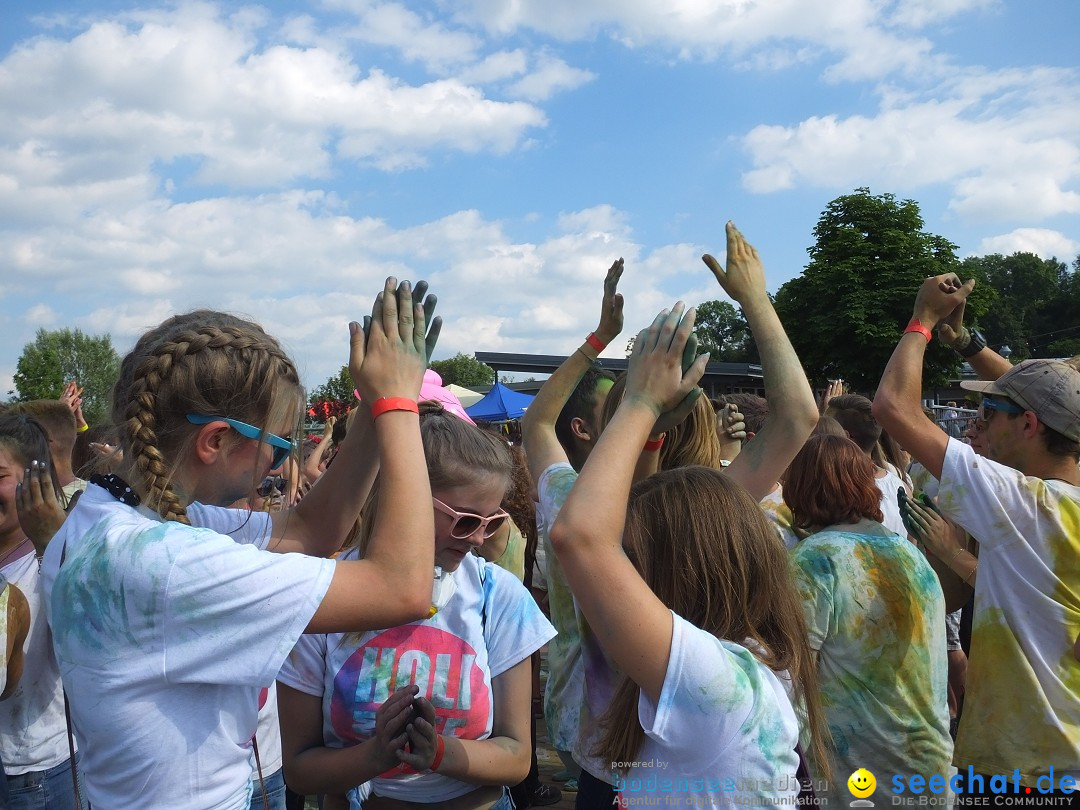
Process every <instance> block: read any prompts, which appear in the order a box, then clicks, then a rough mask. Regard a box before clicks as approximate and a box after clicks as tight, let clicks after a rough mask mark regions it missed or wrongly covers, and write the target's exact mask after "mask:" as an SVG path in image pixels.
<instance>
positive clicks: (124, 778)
mask: <svg viewBox="0 0 1080 810" xmlns="http://www.w3.org/2000/svg"><path fill="white" fill-rule="evenodd" d="M189 512H190V516H191V520H192V522H193V523H199V524H203V525H211V526H213V527H214V529H217V531H214V530H213V529H202V528H193V527H190V526H185V525H183V524H179V523H174V522H162V521H161V520H160V518H158V517H157V516H156V515H153V514H152V513H150V512H149V511H148V510H145V509H143V508H140V509H133V508H131V507H128V506H125V505H123V504H121V503H120V502H118V501H117V500H115V499H114V498H113V497H112V496H111V495H110V494H109V493H108V492H106V491H105V490H104V489H101V488H100V487H97V486H94V485H91V486H89V487H87V489H86V492H85V493H84V494H83V496H82V498H81V499H80V500H79V503H78V505H77V506H76V507H75V509H74V510H73V511H72V513H71V514H70V515H69V516H68V518H67V520H66V521H65V522H64V525H63V527H62V528H61V529H60V532H59V533H58V534H57V535H56V537H54V538H53V540H52V542H51V543H50V544H49V547H48V550H47V551H46V554H45V565H44V571H43V573H44V578H45V593H44V596H45V599H46V603H47V606H48V612H49V616H50V624H51V625H52V629H53V645H54V648H55V650H56V657H57V660H58V661H59V665H60V672H61V674H62V676H63V679H64V686H65V687H66V688H67V693H68V700H69V703H70V706H71V715H72V720H73V723H74V726H75V734H76V737H77V738H78V740H79V743H80V748H81V751H82V771H83V778H84V780H85V787H86V793H87V796H88V797H89V799H90V802H91V804H93V805H95V806H98V807H107V808H108V807H154V808H155V810H171V809H172V808H176V809H177V810H180V808H184V809H185V810H187V808H193V807H198V808H212V810H246V808H247V807H248V804H249V802H250V794H251V772H252V767H253V764H254V763H253V757H252V752H251V737H252V735H253V734H254V733H255V728H256V722H257V716H258V693H259V688H260V687H264V686H270V685H272V683H273V681H274V677H275V676H276V675H277V672H278V670H279V669H280V668H281V664H282V662H283V661H284V660H285V658H286V656H288V654H289V651H290V650H291V649H292V647H293V645H294V644H295V643H296V640H297V639H298V638H299V637H300V634H301V633H303V631H304V628H305V627H307V624H308V622H309V621H310V620H311V617H312V616H313V615H314V613H315V611H316V609H317V608H318V606H319V603H320V602H321V601H322V598H323V596H324V595H325V593H326V589H327V588H328V587H329V585H330V580H331V578H332V577H333V573H334V566H335V563H334V561H333V560H323V559H317V558H315V557H308V556H305V555H303V554H273V553H270V552H267V551H264V550H263V549H264V548H265V546H266V544H267V542H268V540H269V536H270V531H269V515H264V514H261V513H249V512H247V511H244V510H227V509H217V508H214V507H206V506H201V505H198V504H194V505H192V506H191V507H190V509H189ZM223 531H227V532H229V533H230V534H231V535H232V537H228V536H225V535H224V534H222V533H221V532H223ZM233 538H235V541H234V539H233ZM64 553H66V558H65V560H64V562H63V567H62V568H60V562H61V554H64Z"/></svg>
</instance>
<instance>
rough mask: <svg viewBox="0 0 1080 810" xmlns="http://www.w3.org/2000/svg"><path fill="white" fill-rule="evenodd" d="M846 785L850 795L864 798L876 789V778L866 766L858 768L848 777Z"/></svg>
mask: <svg viewBox="0 0 1080 810" xmlns="http://www.w3.org/2000/svg"><path fill="white" fill-rule="evenodd" d="M847 786H848V790H850V791H851V795H852V796H856V797H858V798H860V799H865V798H866V797H867V796H870V795H872V794H873V792H874V791H875V790H876V789H877V779H875V778H874V775H873V774H872V773H870V771H868V770H866V768H859V770H857V771H855V773H853V774H852V775H851V776H849V777H848V780H847Z"/></svg>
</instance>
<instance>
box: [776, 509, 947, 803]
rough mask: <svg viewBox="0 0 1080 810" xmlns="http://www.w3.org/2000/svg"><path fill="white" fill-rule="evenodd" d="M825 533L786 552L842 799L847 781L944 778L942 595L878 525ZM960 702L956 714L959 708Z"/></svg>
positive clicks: (905, 547) (913, 551)
mask: <svg viewBox="0 0 1080 810" xmlns="http://www.w3.org/2000/svg"><path fill="white" fill-rule="evenodd" d="M859 529H860V530H859V531H857V532H856V531H834V530H826V531H822V532H818V533H816V534H812V535H810V536H809V537H808V538H806V539H805V540H803V541H802V542H800V543H799V545H798V546H796V547H795V549H794V550H792V552H791V562H792V570H793V573H794V575H795V585H796V587H797V588H798V590H799V593H800V595H801V597H802V601H803V610H804V612H805V614H806V622H807V626H808V630H809V633H810V646H811V647H812V648H813V649H815V650H817V651H818V684H819V687H820V689H821V700H822V706H823V708H824V710H825V719H826V721H827V722H828V724H829V730H830V731H831V732H832V738H833V759H832V769H833V776H834V779H835V780H836V781H837V782H839V785H840V788H839V790H838V791H836V792H834V793H830V791H828V790H827V791H825V796H826V798H830V799H835V800H837V801H840V802H841V804H843V805H846V804H847V802H849V801H850V800H851V798H852V797H851V796H850V794H848V793H847V790H846V789H845V788H844V787H843V785H844V783H845V782H846V780H847V777H848V775H849V774H851V773H852V772H854V771H856V770H858V769H859V768H866V769H867V770H869V771H870V772H871V773H873V774H875V775H877V777H878V779H879V780H880V779H883V777H882V776H881V775H882V774H905V775H911V774H922V775H923V776H924V777H925V778H929V777H931V776H934V775H936V774H940V775H941V776H942V778H947V777H948V776H949V759H950V757H951V755H952V738H951V737H950V736H949V705H948V660H947V655H946V651H945V598H944V596H943V595H942V593H941V586H940V585H939V583H938V579H937V575H936V574H935V573H934V570H933V569H932V568H931V567H930V564H929V563H928V562H927V561H926V558H925V557H924V556H923V554H922V553H921V552H920V551H919V550H918V549H917V548H916V547H915V546H914V545H913V544H912V543H910V542H909V541H908V540H907V539H905V538H903V537H900V536H899V535H897V534H893V533H892V532H890V531H888V530H887V529H886V528H885V527H884V526H882V525H881V524H880V523H876V522H874V521H869V520H868V521H865V522H864V523H863V524H860V526H859ZM966 710H967V709H966V707H965V711H966Z"/></svg>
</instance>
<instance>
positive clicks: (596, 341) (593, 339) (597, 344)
mask: <svg viewBox="0 0 1080 810" xmlns="http://www.w3.org/2000/svg"><path fill="white" fill-rule="evenodd" d="M585 342H586V343H588V344H589V345H590V346H592V347H593V348H594V349H596V353H597V354H600V352H602V351H603V350H604V349H606V348H607V344H606V343H604V341H602V340H600V338H598V337H597V336H596V333H595V332H589V336H588V337H587V338H585Z"/></svg>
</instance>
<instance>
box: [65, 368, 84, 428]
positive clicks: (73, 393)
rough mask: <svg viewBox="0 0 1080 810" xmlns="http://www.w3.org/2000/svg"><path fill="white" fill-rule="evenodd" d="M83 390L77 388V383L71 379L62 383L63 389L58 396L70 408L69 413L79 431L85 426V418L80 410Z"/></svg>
mask: <svg viewBox="0 0 1080 810" xmlns="http://www.w3.org/2000/svg"><path fill="white" fill-rule="evenodd" d="M85 390H86V389H84V388H79V384H78V383H77V382H75V381H74V380H71V381H69V382H67V383H66V384H65V385H64V390H63V392H61V394H60V397H59V399H60V401H61V402H63V403H64V404H65V405H67V406H68V408H70V409H71V413H72V414H73V415H74V416H75V427H76V429H78V430H80V431H81V430H82V429H83V428H84V427H85V426H86V419H85V418H84V417H83V412H82V403H83V391H85Z"/></svg>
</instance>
